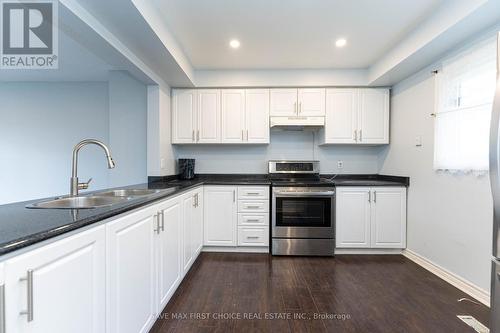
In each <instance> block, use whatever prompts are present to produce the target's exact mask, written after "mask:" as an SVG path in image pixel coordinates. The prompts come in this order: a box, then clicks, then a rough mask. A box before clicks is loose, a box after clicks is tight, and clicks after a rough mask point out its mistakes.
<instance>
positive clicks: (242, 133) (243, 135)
mask: <svg viewBox="0 0 500 333" xmlns="http://www.w3.org/2000/svg"><path fill="white" fill-rule="evenodd" d="M244 133H245V131H244V130H241V141H244V140H245V134H244Z"/></svg>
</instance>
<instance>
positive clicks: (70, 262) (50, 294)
mask: <svg viewBox="0 0 500 333" xmlns="http://www.w3.org/2000/svg"><path fill="white" fill-rule="evenodd" d="M28 272H30V273H29V274H28ZM28 276H29V284H28V280H26V278H28ZM105 277H106V272H105V230H104V227H102V226H100V227H96V228H92V229H90V230H87V231H84V232H81V233H78V234H77V235H74V236H70V237H68V238H65V239H62V240H59V241H56V242H54V243H51V244H48V245H45V246H42V247H40V248H37V249H34V250H31V251H29V252H27V253H24V254H21V255H19V256H17V257H14V258H12V259H10V260H8V261H7V262H6V263H5V297H6V299H5V305H6V307H5V315H6V321H5V323H6V327H5V328H6V331H7V332H18V333H21V332H22V333H24V332H33V333H35V332H51V333H66V332H81V333H85V332H105V329H106V321H105V311H106V309H105V304H106V300H105ZM30 286H31V288H30ZM28 289H31V291H32V294H31V295H32V297H31V300H32V307H31V311H30V312H31V313H32V315H33V318H32V320H31V321H29V322H28V316H27V315H21V314H20V312H22V311H26V310H27V303H28V301H27V299H28V297H29V296H28Z"/></svg>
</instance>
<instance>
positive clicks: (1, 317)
mask: <svg viewBox="0 0 500 333" xmlns="http://www.w3.org/2000/svg"><path fill="white" fill-rule="evenodd" d="M0 333H5V285H4V284H2V285H1V286H0Z"/></svg>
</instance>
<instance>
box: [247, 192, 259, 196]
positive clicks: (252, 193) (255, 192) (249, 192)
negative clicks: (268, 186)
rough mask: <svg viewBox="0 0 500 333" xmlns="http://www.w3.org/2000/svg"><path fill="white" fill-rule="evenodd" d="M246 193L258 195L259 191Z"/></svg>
mask: <svg viewBox="0 0 500 333" xmlns="http://www.w3.org/2000/svg"><path fill="white" fill-rule="evenodd" d="M247 195H259V193H256V192H248V193H247Z"/></svg>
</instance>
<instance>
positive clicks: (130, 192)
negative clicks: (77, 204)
mask: <svg viewBox="0 0 500 333" xmlns="http://www.w3.org/2000/svg"><path fill="white" fill-rule="evenodd" d="M175 190H177V187H171V188H167V189H155V190H153V189H137V188H135V189H134V188H129V189H118V190H112V191H105V192H98V193H96V194H95V195H96V196H103V197H121V198H123V197H142V196H146V195H151V194H156V193H160V192H162V193H165V192H167V193H168V192H174V191H175Z"/></svg>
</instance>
